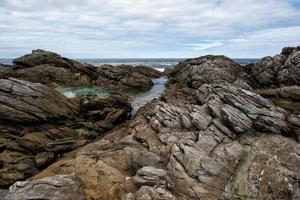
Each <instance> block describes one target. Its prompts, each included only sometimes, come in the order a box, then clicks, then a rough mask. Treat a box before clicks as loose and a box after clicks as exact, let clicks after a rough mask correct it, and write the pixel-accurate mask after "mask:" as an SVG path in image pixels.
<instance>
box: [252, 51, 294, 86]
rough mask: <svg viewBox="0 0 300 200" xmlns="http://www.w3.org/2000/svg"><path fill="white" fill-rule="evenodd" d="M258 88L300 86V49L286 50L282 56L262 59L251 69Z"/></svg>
mask: <svg viewBox="0 0 300 200" xmlns="http://www.w3.org/2000/svg"><path fill="white" fill-rule="evenodd" d="M250 77H251V79H253V80H254V81H255V82H257V83H258V84H259V85H258V86H257V87H270V86H273V87H274V86H275V87H276V86H277V87H278V86H280V85H299V84H300V79H299V77H300V47H295V48H291V47H290V48H284V49H283V50H282V52H281V54H278V55H275V56H274V57H270V56H268V57H265V58H262V59H261V60H260V61H259V62H258V63H256V64H255V65H254V66H253V67H252V68H251V74H250Z"/></svg>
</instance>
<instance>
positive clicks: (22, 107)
mask: <svg viewBox="0 0 300 200" xmlns="http://www.w3.org/2000/svg"><path fill="white" fill-rule="evenodd" d="M0 88H1V89H0V186H8V185H10V184H12V183H14V182H15V181H17V180H22V179H25V178H27V177H30V176H32V175H34V174H36V173H38V172H39V171H40V170H41V169H43V168H44V167H46V166H48V165H49V164H51V163H52V162H53V161H54V160H55V159H57V158H58V157H60V156H61V155H62V154H63V153H65V152H68V151H70V150H73V149H76V148H78V147H80V146H83V145H85V144H87V143H88V142H89V141H91V140H93V139H95V138H97V137H98V136H99V135H101V134H102V133H104V132H105V131H108V130H111V129H112V128H113V127H114V125H117V124H118V123H121V122H123V121H125V120H127V119H128V118H129V116H130V112H131V106H130V105H129V103H128V102H127V101H126V99H124V98H122V97H112V98H108V99H101V100H89V99H67V98H66V97H64V96H63V95H61V94H59V93H57V92H55V91H54V90H52V89H50V88H49V87H47V86H44V85H42V84H39V83H30V82H27V81H21V80H17V79H0Z"/></svg>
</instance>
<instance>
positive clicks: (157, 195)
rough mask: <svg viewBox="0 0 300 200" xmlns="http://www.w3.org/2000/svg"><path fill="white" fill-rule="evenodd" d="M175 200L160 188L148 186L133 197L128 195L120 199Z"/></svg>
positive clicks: (130, 194)
mask: <svg viewBox="0 0 300 200" xmlns="http://www.w3.org/2000/svg"><path fill="white" fill-rule="evenodd" d="M167 199H168V200H176V197H175V196H174V195H172V193H170V192H168V191H167V190H165V189H162V188H153V187H149V186H143V187H141V188H140V189H139V190H138V191H137V192H136V193H135V194H134V195H133V194H132V193H128V194H126V195H124V196H123V197H122V200H167Z"/></svg>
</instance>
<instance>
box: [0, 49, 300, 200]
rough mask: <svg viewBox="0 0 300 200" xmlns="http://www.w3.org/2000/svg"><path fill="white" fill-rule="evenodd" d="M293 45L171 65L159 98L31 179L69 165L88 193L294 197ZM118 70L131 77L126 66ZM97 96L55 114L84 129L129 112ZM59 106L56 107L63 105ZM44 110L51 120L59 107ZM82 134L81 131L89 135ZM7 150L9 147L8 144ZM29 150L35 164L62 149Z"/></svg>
mask: <svg viewBox="0 0 300 200" xmlns="http://www.w3.org/2000/svg"><path fill="white" fill-rule="evenodd" d="M297 52H299V48H285V49H284V50H283V51H282V53H281V55H280V56H278V57H280V58H277V57H276V58H270V59H271V60H272V63H273V64H270V65H269V64H268V62H267V64H264V62H265V61H264V59H266V58H263V60H262V61H260V62H258V63H257V64H253V65H248V66H246V67H242V66H240V65H238V64H236V63H234V62H233V61H232V60H230V59H229V58H226V57H223V56H204V57H199V58H195V59H189V60H186V61H184V62H181V63H180V64H178V65H177V66H176V67H175V69H174V70H173V71H172V72H170V73H169V80H168V82H167V88H166V90H165V92H164V94H163V95H162V96H161V97H160V98H159V99H155V100H152V101H151V102H149V103H148V104H146V105H145V106H144V107H142V108H141V109H140V110H139V111H138V112H137V114H136V115H135V117H134V118H133V119H132V120H130V121H127V122H126V123H123V124H122V125H120V126H118V127H117V128H115V129H113V130H112V131H111V132H109V133H108V134H105V135H103V137H101V138H99V139H98V140H97V141H94V142H91V143H89V144H87V145H85V146H82V147H79V148H77V149H76V150H73V151H70V152H68V153H65V154H64V155H63V156H61V157H60V158H59V159H58V160H57V161H56V162H54V163H52V164H51V165H50V166H48V167H47V168H46V169H44V170H42V171H41V172H40V173H38V174H36V175H35V176H33V177H31V178H30V181H31V182H29V184H30V183H33V182H34V181H35V180H36V181H38V180H42V179H43V178H47V177H53V176H55V175H65V174H71V173H75V174H76V175H77V176H78V179H79V180H80V181H81V182H82V187H83V189H84V191H85V194H86V198H87V199H123V200H144V199H154V200H156V199H157V200H158V199H204V200H205V199H207V200H212V199H266V200H268V199H270V200H271V199H272V200H273V199H280V200H285V199H286V200H289V199H293V200H294V199H299V196H300V190H299V188H300V185H299V183H300V179H299V177H300V175H299V166H300V144H299V133H300V117H299V116H300V113H299V110H298V108H297V105H298V103H299V88H298V87H299V82H298V81H297V80H298V78H299V77H298V75H297V70H298V69H299V65H298V63H297V60H298V55H299V54H298V53H297ZM283 57H286V60H285V61H284V62H282V60H281V59H283ZM275 60H276V61H275ZM123 67H125V66H123ZM125 68H128V67H125ZM271 68H272V69H275V68H276V69H278V71H276V70H275V71H272V70H269V69H271ZM104 69H105V70H104ZM101 70H102V72H101V73H103V74H104V75H102V76H111V77H113V78H111V79H114V80H119V76H121V75H120V72H119V71H118V70H115V69H112V68H111V67H110V66H104V68H103V69H99V71H101ZM126 70H128V71H130V70H132V69H130V68H128V69H126ZM256 71H260V72H261V73H265V75H263V74H261V73H256ZM264 71H265V72H264ZM274 72H275V73H274ZM291 73H292V74H291ZM147 76H149V74H148V75H147ZM259 76H262V77H260V78H259ZM123 77H124V76H123ZM125 77H128V79H129V80H130V77H131V75H130V74H129V73H128V74H126V75H125ZM280 77H281V78H280ZM283 77H289V78H287V79H284V78H283ZM258 79H259V80H261V82H258ZM105 80H108V79H105ZM129 80H128V81H129ZM125 82H126V81H125ZM113 83H114V84H118V82H113ZM126 83H127V82H126ZM122 87H123V86H122ZM4 92H5V91H4ZM6 93H8V92H6ZM69 101H70V100H69ZM99 101H101V103H100V102H99ZM103 101H104V100H97V101H95V100H94V101H89V102H88V101H87V100H85V101H84V100H81V101H77V102H73V103H74V104H76V103H77V104H80V106H79V108H78V106H74V109H71V110H72V113H70V114H68V115H65V113H67V111H65V112H62V113H61V115H59V118H61V117H62V116H64V117H66V120H65V121H68V122H70V121H71V122H72V123H71V124H72V125H73V128H70V127H69V126H67V127H68V128H70V129H71V130H74V129H75V130H78V129H80V130H81V129H82V127H77V126H78V124H81V125H82V126H83V128H84V129H85V130H86V128H89V129H90V130H97V129H98V128H99V127H100V128H101V130H102V129H103V130H109V129H110V128H111V127H112V126H113V125H115V124H117V123H120V122H121V121H123V120H124V119H125V118H126V116H125V117H124V113H125V114H126V113H127V111H126V109H125V111H122V110H123V108H124V105H126V103H123V102H122V101H121V103H120V102H118V103H112V104H110V103H109V107H115V108H116V111H114V112H110V113H106V112H105V110H106V108H103V107H101V106H100V105H102V104H104V102H103ZM284 101H286V102H287V101H289V103H290V104H289V103H286V102H285V103H284ZM279 102H281V103H279ZM73 103H72V105H73ZM66 104H67V103H66ZM63 105H64V104H63ZM57 106H58V107H59V109H61V108H60V107H61V106H62V104H59V105H57ZM69 107H70V106H69ZM125 107H126V106H125ZM76 108H77V109H76ZM57 109H58V108H57ZM21 111H22V109H21ZM78 113H79V114H78ZM39 114H40V113H39ZM38 116H39V115H38ZM50 116H51V117H50ZM50 116H49V118H51V119H52V120H50V121H55V116H56V115H53V114H51V115H50ZM72 116H75V119H76V120H75V121H74V120H73V119H72ZM112 116H113V117H112ZM19 118H20V117H19ZM22 118H23V117H22ZM99 118H100V121H99ZM119 118H120V119H121V120H117V119H119ZM38 119H39V118H38ZM42 119H43V118H42V117H41V119H40V120H42ZM30 120H31V118H30ZM89 122H92V123H89ZM39 123H40V122H39ZM64 126H66V123H64ZM75 127H76V128H75ZM32 134H33V133H32ZM86 134H87V133H86V132H84V134H81V136H82V135H84V136H85V138H89V137H91V134H87V135H88V136H86ZM26 135H27V134H25V136H26ZM54 135H57V134H54ZM18 137H24V136H23V135H21V136H20V135H18ZM52 137H54V136H52ZM16 141H18V140H16ZM39 141H42V140H41V139H39ZM76 141H77V140H76ZM48 143H49V142H47V144H48ZM14 144H15V143H14ZM22 144H26V142H25V143H24V142H22ZM17 147H18V148H21V147H22V148H23V149H21V150H18V151H17V152H18V153H19V152H25V151H28V149H30V147H31V146H30V145H26V146H25V147H26V148H25V147H23V146H21V145H17ZM41 147H42V148H44V149H45V147H43V146H42V145H41ZM76 147H78V146H76ZM56 148H57V147H56ZM4 149H5V150H4V151H3V152H9V151H11V150H10V149H12V148H10V149H9V150H8V149H7V148H4ZM34 149H37V148H34ZM58 149H60V148H58ZM58 152H60V151H58ZM64 152H66V151H64ZM52 153H54V155H53V154H52ZM2 154H3V153H1V154H0V156H1V155H2ZM32 154H33V155H34V159H35V161H34V162H35V165H34V166H35V168H38V167H37V165H39V166H40V165H43V163H49V162H50V161H49V160H51V159H53V157H57V155H60V154H57V153H56V151H53V150H51V151H46V152H41V151H39V152H38V154H37V153H35V154H34V153H30V154H29V155H32ZM0 158H1V157H0ZM26 158H27V157H26ZM0 160H1V159H0ZM15 160H17V159H14V161H15ZM24 160H25V158H23V159H22V161H20V162H19V163H17V164H16V163H15V162H14V161H11V160H10V161H5V162H3V163H4V166H5V168H4V169H5V170H6V171H8V170H7V169H10V168H7V166H8V164H9V165H13V166H14V167H15V168H14V169H15V170H14V171H13V172H15V171H17V170H19V171H22V170H23V171H22V172H23V173H25V171H26V170H28V169H29V168H26V167H24ZM31 162H32V161H31ZM20 163H21V164H20ZM25 164H26V163H25ZM45 165H47V164H45ZM31 166H33V165H31ZM33 168H34V167H33ZM30 169H32V168H30ZM19 171H18V172H19ZM0 172H1V171H0ZM26 173H27V174H26V175H28V172H27V171H26ZM33 174H35V173H29V175H28V176H31V175H33ZM0 175H2V177H3V176H4V173H3V174H0ZM0 177H1V176H0ZM6 177H12V176H7V175H6ZM22 178H25V177H22ZM31 191H32V192H33V191H34V190H33V189H32V188H31V189H29V190H28V191H27V192H26V193H28V194H29V193H31Z"/></svg>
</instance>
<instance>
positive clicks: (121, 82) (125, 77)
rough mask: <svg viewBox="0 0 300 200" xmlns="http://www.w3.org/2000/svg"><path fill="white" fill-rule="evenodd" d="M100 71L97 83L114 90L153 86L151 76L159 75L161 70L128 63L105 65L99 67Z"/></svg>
mask: <svg viewBox="0 0 300 200" xmlns="http://www.w3.org/2000/svg"><path fill="white" fill-rule="evenodd" d="M97 72H98V73H99V76H98V79H97V81H96V84H97V85H99V86H101V87H103V88H106V89H109V90H112V89H122V88H131V87H133V88H151V87H152V85H153V82H152V80H151V78H156V77H158V76H159V71H157V70H155V69H150V68H147V67H137V69H136V68H135V67H132V66H128V65H121V66H117V67H115V66H110V65H103V66H101V67H99V68H98V70H97Z"/></svg>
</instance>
